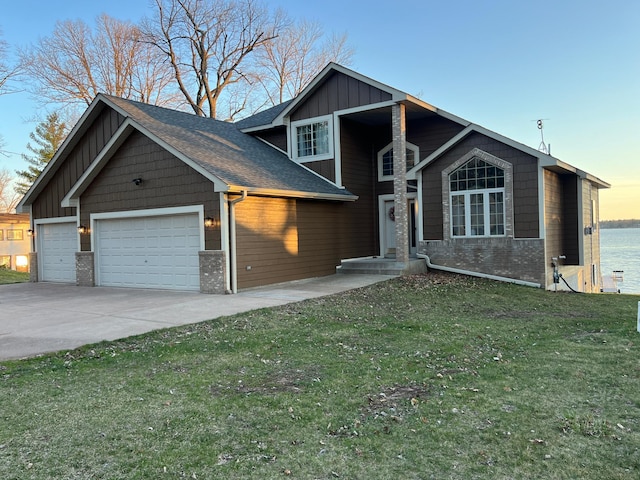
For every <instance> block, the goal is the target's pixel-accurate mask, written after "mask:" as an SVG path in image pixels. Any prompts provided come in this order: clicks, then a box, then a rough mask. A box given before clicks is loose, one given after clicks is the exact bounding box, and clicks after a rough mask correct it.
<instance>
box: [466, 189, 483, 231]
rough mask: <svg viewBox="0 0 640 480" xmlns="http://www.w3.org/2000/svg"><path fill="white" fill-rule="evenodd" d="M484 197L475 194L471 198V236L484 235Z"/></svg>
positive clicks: (480, 194)
mask: <svg viewBox="0 0 640 480" xmlns="http://www.w3.org/2000/svg"><path fill="white" fill-rule="evenodd" d="M483 197H484V195H483V194H482V193H474V194H472V195H470V196H469V208H470V210H471V232H470V233H471V235H473V236H476V235H484V201H483Z"/></svg>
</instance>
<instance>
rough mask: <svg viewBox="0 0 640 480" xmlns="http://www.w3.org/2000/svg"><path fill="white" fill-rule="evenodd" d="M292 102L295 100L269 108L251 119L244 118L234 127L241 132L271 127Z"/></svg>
mask: <svg viewBox="0 0 640 480" xmlns="http://www.w3.org/2000/svg"><path fill="white" fill-rule="evenodd" d="M292 101H293V100H288V101H286V102H284V103H281V104H280V105H276V106H275V107H271V108H268V109H266V110H263V111H261V112H258V113H256V114H255V115H251V116H250V117H247V118H243V119H242V120H239V121H237V122H236V123H235V124H234V125H236V126H237V127H238V128H239V129H241V130H244V129H245V128H252V127H262V126H264V125H269V124H270V123H271V122H273V120H274V119H275V118H276V117H277V116H278V115H280V113H281V112H282V111H283V110H284V109H285V108H287V107H288V106H289V104H290V103H291V102H292Z"/></svg>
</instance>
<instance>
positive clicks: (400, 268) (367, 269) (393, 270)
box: [336, 257, 427, 276]
mask: <svg viewBox="0 0 640 480" xmlns="http://www.w3.org/2000/svg"><path fill="white" fill-rule="evenodd" d="M426 271H427V264H426V262H425V261H424V260H422V259H416V258H412V259H409V262H408V263H407V264H404V263H402V262H396V260H395V259H393V258H379V257H366V258H350V259H347V260H342V262H341V264H340V266H338V267H337V268H336V272H337V273H342V274H367V275H395V276H398V275H410V274H413V273H424V272H426Z"/></svg>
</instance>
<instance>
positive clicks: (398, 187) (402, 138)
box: [391, 103, 409, 264]
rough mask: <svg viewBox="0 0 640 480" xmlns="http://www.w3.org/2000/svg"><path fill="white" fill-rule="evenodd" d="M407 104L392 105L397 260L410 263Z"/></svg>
mask: <svg viewBox="0 0 640 480" xmlns="http://www.w3.org/2000/svg"><path fill="white" fill-rule="evenodd" d="M405 108H406V107H405V105H404V104H402V103H397V104H395V105H393V107H391V127H392V129H393V132H392V133H393V197H394V213H395V220H396V222H395V223H396V262H399V263H404V264H407V263H409V208H408V206H407V125H406V116H405Z"/></svg>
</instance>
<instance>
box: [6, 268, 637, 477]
mask: <svg viewBox="0 0 640 480" xmlns="http://www.w3.org/2000/svg"><path fill="white" fill-rule="evenodd" d="M637 301H638V297H634V296H624V295H573V294H553V293H549V292H544V291H540V290H535V289H530V288H526V287H518V286H513V285H505V284H500V283H495V282H489V281H482V280H477V279H469V278H465V277H458V276H454V275H441V274H438V275H436V274H429V275H420V276H413V277H406V278H401V279H397V280H393V281H390V282H385V283H382V284H378V285H374V286H371V287H367V288H363V289H359V290H354V291H351V292H347V293H344V294H340V295H334V296H331V297H324V298H320V299H315V300H309V301H305V302H301V303H296V304H291V305H287V306H284V307H280V308H273V309H265V310H259V311H254V312H250V313H247V314H243V315H237V316H233V317H226V318H221V319H218V320H215V321H211V322H205V323H202V324H198V325H192V326H188V327H181V328H177V329H171V330H165V331H160V332H155V333H151V334H148V335H143V336H139V337H133V338H130V339H126V340H124V341H120V342H113V343H102V344H98V345H92V346H88V347H86V348H83V349H79V350H76V351H71V352H61V353H60V354H58V355H49V356H44V357H41V358H37V359H31V360H24V361H18V362H4V363H1V364H0V404H1V405H2V411H1V413H0V477H2V478H5V479H14V478H15V479H27V478H33V479H52V478H65V479H88V478H91V479H98V478H100V479H147V478H148V479H152V478H153V479H157V478H167V479H172V478H176V479H178V478H196V479H208V478H304V479H308V478H320V479H325V478H403V479H406V478H421V479H422V478H435V479H447V478H450V479H471V478H478V479H483V478H486V479H507V478H517V479H520V478H545V479H549V478H551V479H553V478H558V479H564V478H566V479H575V478H581V479H598V480H600V479H602V478H608V479H618V478H619V479H623V478H624V479H627V478H635V477H637V476H639V475H640V392H639V391H638V388H637V386H638V381H639V380H640V363H639V361H638V358H639V357H638V347H637V346H636V344H637V343H638V339H639V338H640V337H639V336H638V335H640V334H638V333H637V332H636V331H635V318H636V308H637Z"/></svg>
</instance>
